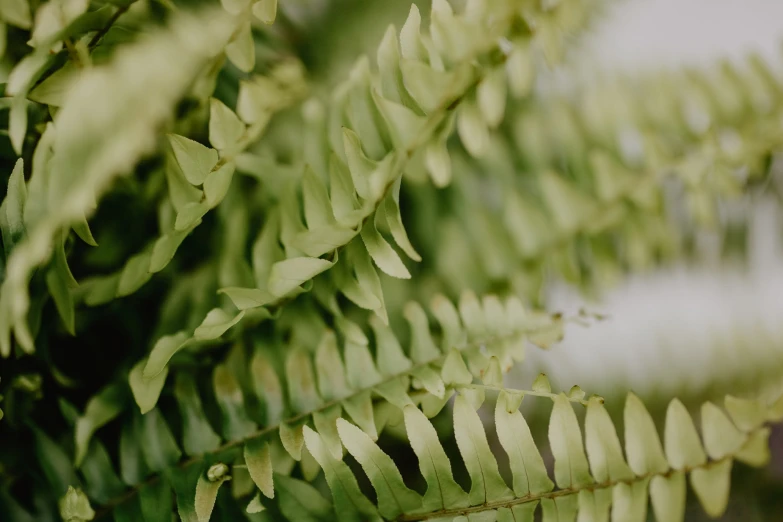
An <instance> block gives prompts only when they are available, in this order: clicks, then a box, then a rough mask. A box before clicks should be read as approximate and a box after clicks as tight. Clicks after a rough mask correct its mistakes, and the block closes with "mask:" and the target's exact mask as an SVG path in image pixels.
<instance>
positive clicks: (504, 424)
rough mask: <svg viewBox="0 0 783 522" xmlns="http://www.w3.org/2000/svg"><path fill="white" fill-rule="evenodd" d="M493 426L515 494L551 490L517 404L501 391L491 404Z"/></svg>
mask: <svg viewBox="0 0 783 522" xmlns="http://www.w3.org/2000/svg"><path fill="white" fill-rule="evenodd" d="M495 428H496V429H497V434H498V439H499V440H500V445H501V446H503V449H504V450H505V451H506V453H507V454H508V458H509V464H510V467H511V475H512V477H513V486H514V493H515V494H516V495H517V496H518V497H524V496H527V495H529V494H531V493H532V494H534V495H535V494H540V493H546V492H549V491H552V488H553V487H554V483H553V482H552V481H551V480H550V479H549V476H548V475H547V471H546V467H545V466H544V460H543V459H542V458H541V454H540V453H539V452H538V448H537V447H536V443H535V441H534V440H533V436H532V435H531V433H530V428H529V427H528V425H527V422H526V421H525V418H524V417H523V416H522V413H520V412H519V404H518V403H517V402H516V401H515V400H514V398H513V397H511V395H510V394H509V393H508V392H506V391H501V392H500V395H499V396H498V400H497V403H496V404H495Z"/></svg>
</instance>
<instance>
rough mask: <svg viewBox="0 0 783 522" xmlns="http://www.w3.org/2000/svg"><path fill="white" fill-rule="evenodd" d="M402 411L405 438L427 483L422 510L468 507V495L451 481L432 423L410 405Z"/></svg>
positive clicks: (448, 466)
mask: <svg viewBox="0 0 783 522" xmlns="http://www.w3.org/2000/svg"><path fill="white" fill-rule="evenodd" d="M403 411H404V416H405V429H406V430H407V432H408V439H409V440H410V444H411V447H412V448H413V451H414V453H416V457H418V459H419V469H420V470H421V474H422V476H423V477H424V480H425V481H426V482H427V492H426V493H425V494H424V499H423V501H422V504H423V508H424V509H426V510H429V511H435V510H438V509H444V508H446V509H453V508H460V507H466V506H468V505H469V500H468V495H467V494H466V493H465V491H463V489H462V488H461V487H460V486H459V484H457V483H456V482H455V481H454V476H453V475H452V473H451V462H450V461H449V458H448V457H447V456H446V452H445V450H444V449H443V446H442V445H441V443H440V440H439V438H438V433H437V432H436V431H435V428H434V427H433V426H432V423H431V422H430V421H429V420H427V417H426V416H425V415H424V414H423V413H422V412H421V411H420V410H419V409H418V408H416V407H415V406H413V405H410V406H406V407H405V409H404V410H403Z"/></svg>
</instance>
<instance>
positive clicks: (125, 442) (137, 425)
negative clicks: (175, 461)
mask: <svg viewBox="0 0 783 522" xmlns="http://www.w3.org/2000/svg"><path fill="white" fill-rule="evenodd" d="M141 446H142V440H141V416H140V415H138V414H135V413H134V415H133V416H132V417H131V419H129V420H128V421H126V422H125V423H124V424H123V425H122V431H121V432H120V457H119V461H120V476H121V477H122V481H123V482H125V483H126V484H128V485H129V486H134V485H136V484H138V483H140V482H141V481H142V480H144V478H145V477H146V476H147V474H148V473H149V470H148V469H147V463H146V460H145V459H144V455H143V453H142V448H141Z"/></svg>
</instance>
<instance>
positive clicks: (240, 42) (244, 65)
mask: <svg viewBox="0 0 783 522" xmlns="http://www.w3.org/2000/svg"><path fill="white" fill-rule="evenodd" d="M223 1H224V2H225V1H226V0H223ZM232 1H233V0H232ZM240 1H241V2H242V3H243V4H244V3H247V0H240ZM226 56H228V59H229V60H231V63H233V64H234V65H236V67H237V69H239V70H240V71H243V72H250V71H252V70H253V67H254V66H255V64H256V50H255V43H254V42H253V31H252V29H251V24H250V20H249V19H248V20H247V21H246V22H245V23H244V24H242V26H241V28H240V29H239V32H238V33H237V34H236V35H235V36H234V38H233V40H232V41H231V42H230V43H229V44H228V45H227V46H226Z"/></svg>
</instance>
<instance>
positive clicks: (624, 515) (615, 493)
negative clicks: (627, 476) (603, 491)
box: [612, 478, 650, 522]
mask: <svg viewBox="0 0 783 522" xmlns="http://www.w3.org/2000/svg"><path fill="white" fill-rule="evenodd" d="M649 482H650V479H649V478H643V479H641V480H639V481H636V482H633V483H631V484H625V483H623V482H620V483H619V484H616V485H615V486H614V487H613V488H612V520H617V521H620V520H623V521H624V522H646V521H647V486H648V484H649Z"/></svg>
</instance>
